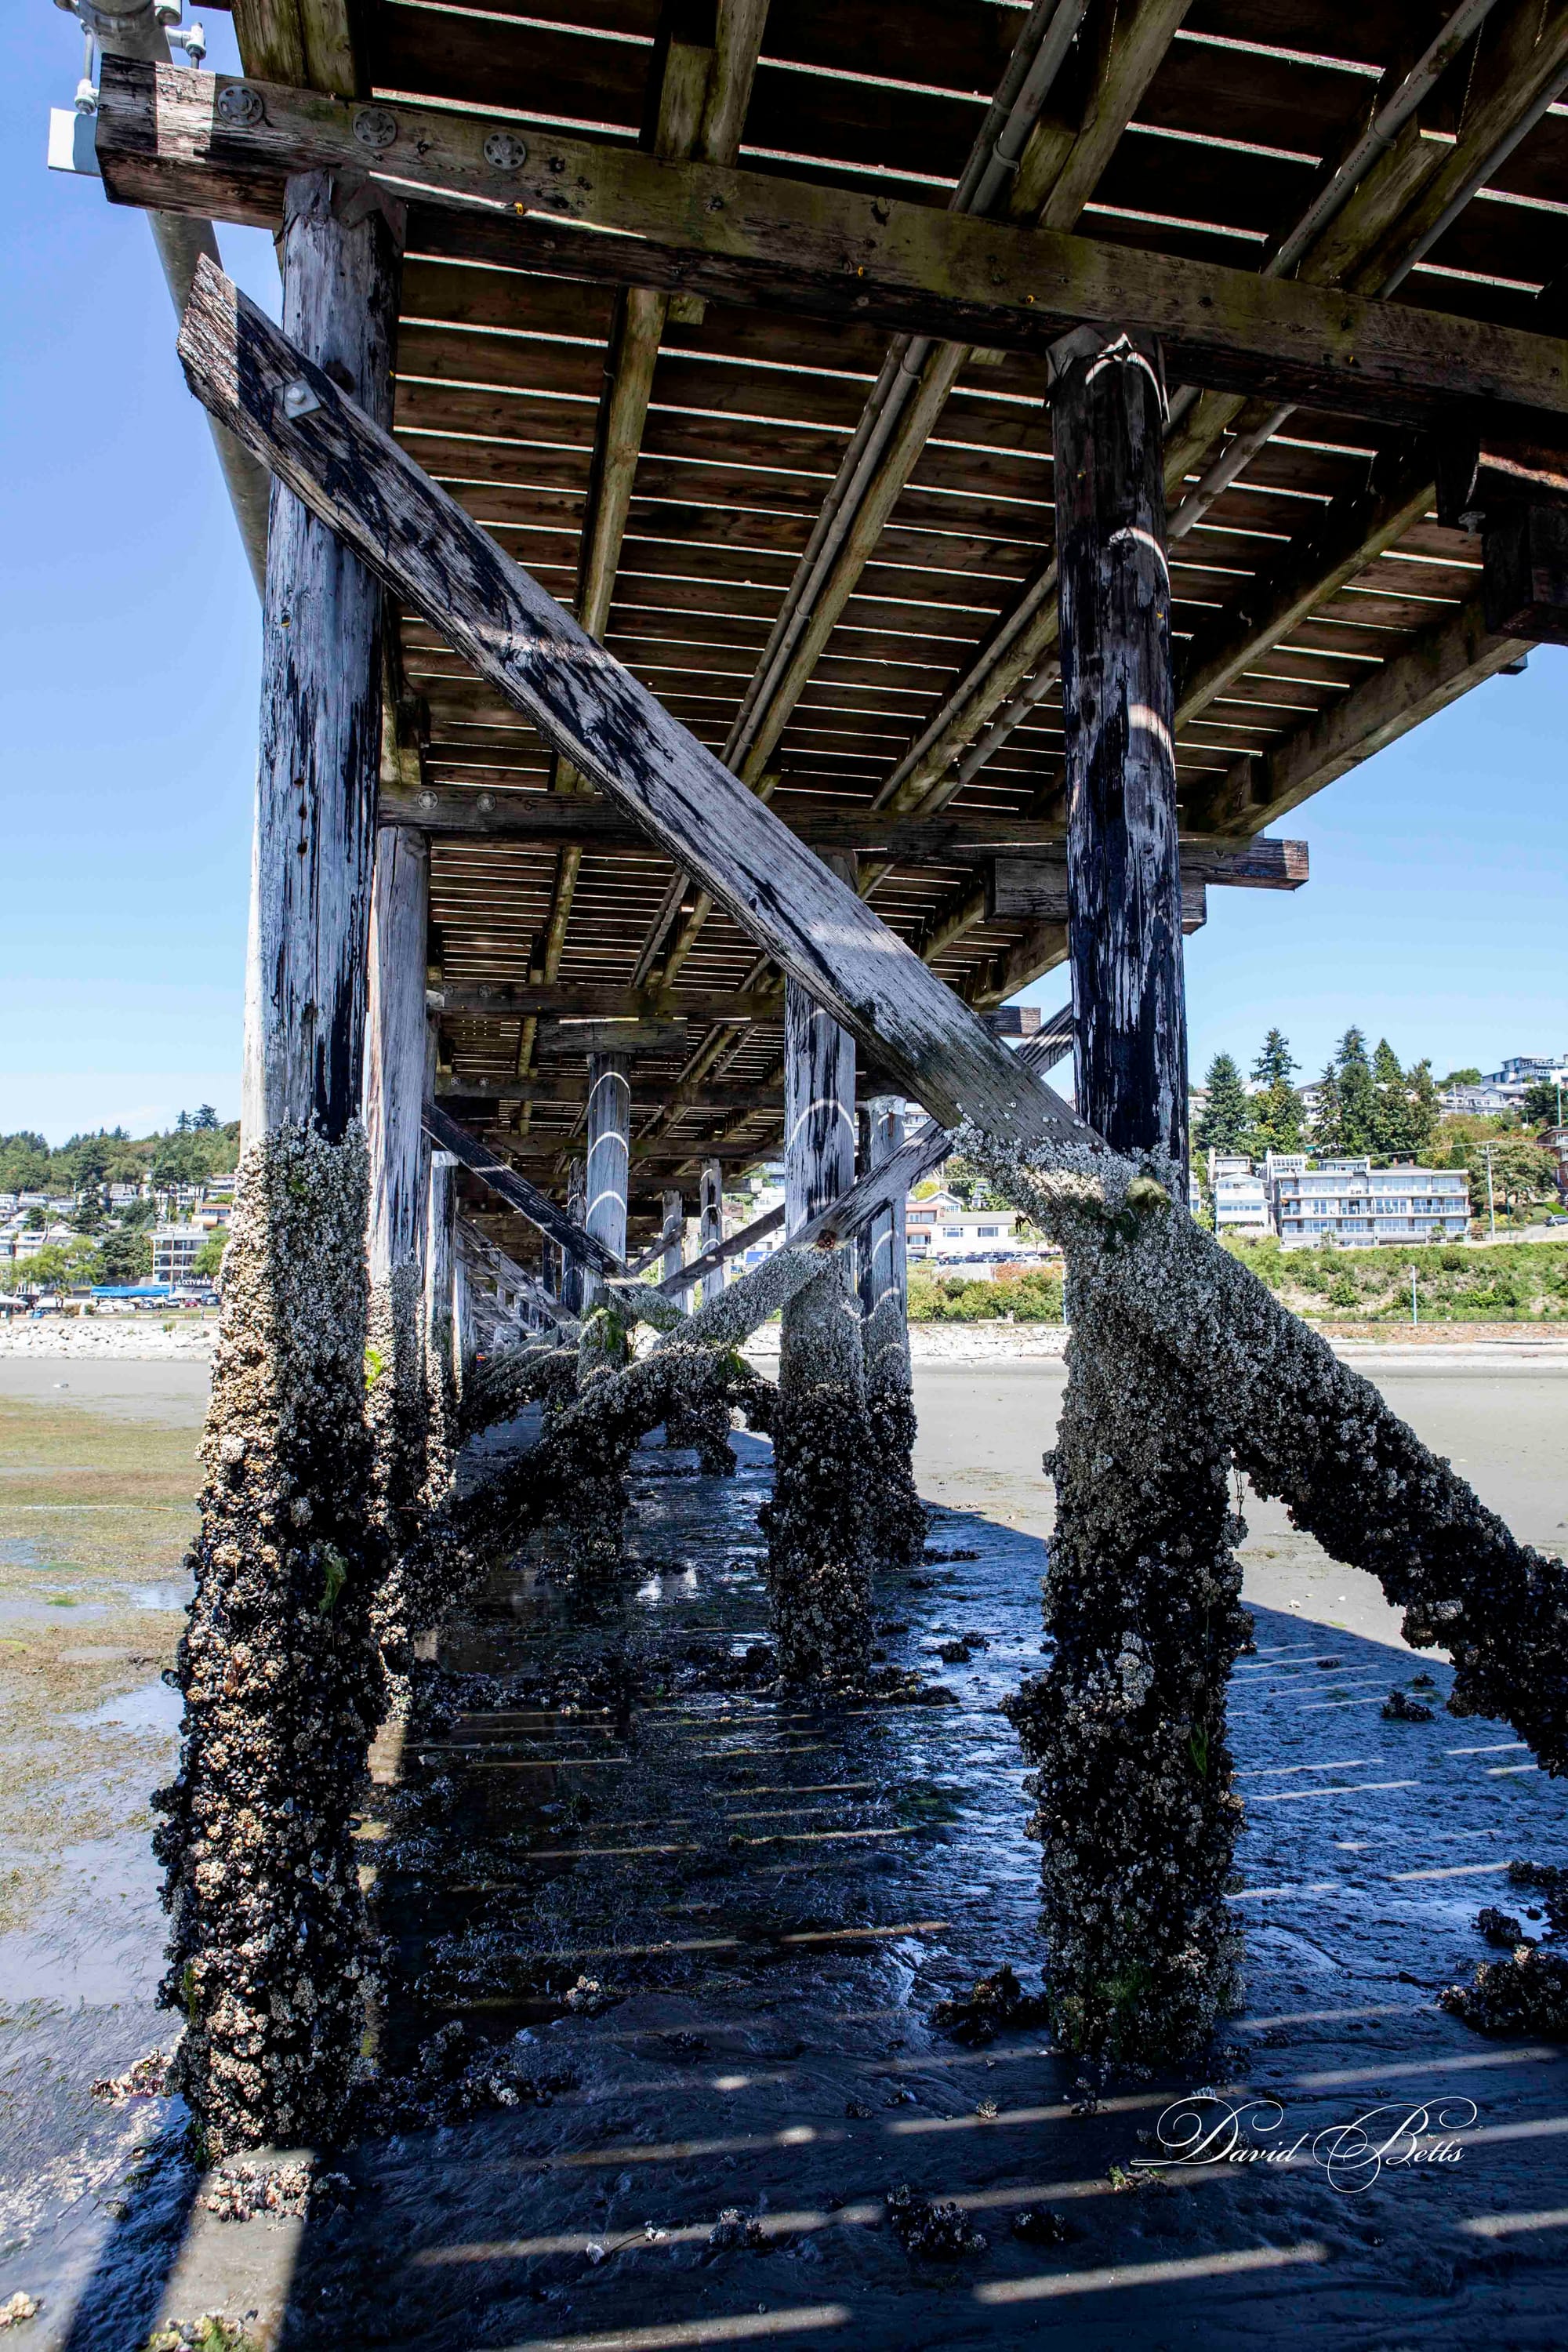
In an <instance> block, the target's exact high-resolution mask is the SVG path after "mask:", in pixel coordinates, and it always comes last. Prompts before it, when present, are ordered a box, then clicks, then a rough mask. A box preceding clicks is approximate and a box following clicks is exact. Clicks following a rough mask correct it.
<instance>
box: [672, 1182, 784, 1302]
mask: <svg viewBox="0 0 1568 2352" xmlns="http://www.w3.org/2000/svg"><path fill="white" fill-rule="evenodd" d="M783 1223H784V1206H783V1203H782V1202H781V1203H780V1205H779V1207H778V1208H776V1209H770V1210H769V1211H768V1213H767V1214H766V1215H765V1216H762V1217H755V1218H753V1219H752V1223H750V1224H749V1225H742V1228H741V1230H740V1232H739V1233H738V1234H731V1235H730V1236H729V1238H728V1240H726V1241H721V1242H719V1243H717V1244H715V1245H714V1247H713V1248H712V1249H707V1250H704V1251H703V1253H702V1255H701V1256H700V1257H694V1258H693V1259H692V1260H691V1261H690V1263H689V1265H683V1266H682V1267H681V1268H680V1269H679V1272H678V1273H676V1274H668V1275H666V1276H665V1278H664V1280H663V1281H662V1282H660V1283H658V1285H657V1286H656V1287H657V1288H658V1290H659V1291H660V1292H661V1293H662V1294H663V1296H664V1297H666V1298H679V1297H680V1295H681V1293H682V1292H683V1291H687V1290H689V1289H690V1288H691V1286H692V1285H693V1284H694V1283H699V1282H700V1281H702V1280H703V1278H704V1276H707V1275H710V1274H717V1273H718V1271H719V1269H720V1267H721V1266H722V1265H728V1264H729V1263H730V1260H731V1258H732V1257H739V1256H741V1255H742V1253H743V1252H745V1251H746V1250H749V1249H754V1248H755V1247H756V1245H757V1244H758V1243H759V1242H763V1241H766V1240H767V1238H768V1235H769V1234H776V1233H777V1231H778V1229H779V1227H780V1226H781V1225H782V1224H783Z"/></svg>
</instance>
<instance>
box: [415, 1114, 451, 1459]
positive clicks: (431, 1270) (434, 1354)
mask: <svg viewBox="0 0 1568 2352" xmlns="http://www.w3.org/2000/svg"><path fill="white" fill-rule="evenodd" d="M457 1260H458V1161H457V1160H456V1159H455V1158H454V1157H453V1155H452V1153H451V1152H449V1151H432V1152H431V1154H430V1155H429V1173H428V1176H427V1178H426V1187H425V1293H424V1298H423V1301H422V1323H423V1335H424V1342H425V1385H426V1413H427V1416H428V1435H427V1439H426V1443H427V1445H428V1448H429V1454H430V1479H431V1485H432V1486H433V1487H434V1486H436V1485H437V1481H438V1482H439V1484H440V1486H443V1487H445V1486H446V1485H447V1481H448V1480H449V1478H450V1477H451V1475H452V1471H453V1469H454V1467H455V1465H456V1463H457V1458H458V1358H457V1346H456V1337H455V1328H454V1325H453V1320H452V1307H453V1304H454V1295H453V1270H454V1268H455V1266H456V1265H457Z"/></svg>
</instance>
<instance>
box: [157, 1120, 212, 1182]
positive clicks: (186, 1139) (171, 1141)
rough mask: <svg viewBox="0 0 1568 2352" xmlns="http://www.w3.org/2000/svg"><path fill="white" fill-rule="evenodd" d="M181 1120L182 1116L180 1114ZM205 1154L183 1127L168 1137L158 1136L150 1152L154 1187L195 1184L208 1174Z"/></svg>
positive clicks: (197, 1142) (191, 1134)
mask: <svg viewBox="0 0 1568 2352" xmlns="http://www.w3.org/2000/svg"><path fill="white" fill-rule="evenodd" d="M180 1116H181V1118H184V1116H185V1114H184V1112H183V1111H182V1112H181V1114H180ZM209 1172H210V1171H209V1170H208V1168H207V1155H206V1153H205V1151H204V1150H203V1149H202V1145H201V1142H200V1140H199V1139H197V1138H196V1136H195V1135H194V1134H193V1133H192V1131H191V1129H190V1126H189V1124H188V1122H187V1124H186V1125H185V1126H184V1127H176V1128H175V1129H174V1133H173V1134H172V1135H161V1136H160V1137H159V1138H158V1139H157V1143H156V1145H155V1146H154V1148H153V1182H154V1184H199V1183H200V1182H201V1181H202V1179H203V1177H204V1176H205V1175H207V1174H208V1173H209Z"/></svg>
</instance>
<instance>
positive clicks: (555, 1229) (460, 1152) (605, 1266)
mask: <svg viewBox="0 0 1568 2352" xmlns="http://www.w3.org/2000/svg"><path fill="white" fill-rule="evenodd" d="M425 1130H426V1134H427V1135H428V1136H429V1137H430V1139H431V1140H432V1142H434V1143H435V1144H436V1145H437V1147H438V1149H439V1150H441V1151H445V1152H449V1153H450V1154H451V1156H452V1158H453V1159H454V1160H460V1161H461V1163H462V1165H463V1166H464V1167H465V1168H466V1169H468V1172H469V1173H470V1175H474V1176H477V1177H478V1178H479V1181H480V1183H481V1184H484V1185H487V1186H488V1187H489V1190H490V1191H491V1192H493V1193H494V1194H495V1195H496V1198H497V1199H498V1200H500V1201H504V1202H506V1204H507V1206H508V1208H509V1209H515V1210H516V1211H517V1213H518V1214H519V1216H520V1217H526V1218H527V1219H528V1222H529V1223H530V1224H531V1225H536V1226H537V1227H538V1228H539V1231H540V1232H541V1233H542V1234H543V1235H544V1237H545V1239H546V1240H547V1241H552V1242H553V1243H554V1244H555V1246H556V1248H557V1249H558V1250H561V1251H563V1253H564V1255H566V1256H567V1257H568V1258H569V1259H570V1260H571V1262H572V1264H573V1265H577V1266H582V1267H584V1269H585V1270H586V1271H587V1272H589V1273H591V1274H595V1275H598V1276H607V1275H618V1274H624V1273H625V1272H626V1267H625V1265H624V1264H623V1263H622V1261H621V1259H620V1258H619V1257H618V1256H617V1255H616V1252H615V1251H614V1250H610V1249H606V1248H605V1244H603V1242H601V1241H598V1240H596V1239H595V1236H594V1235H593V1234H591V1233H589V1232H588V1231H587V1229H586V1227H585V1226H584V1224H583V1223H581V1222H580V1221H579V1220H578V1219H577V1218H575V1217H572V1216H569V1215H568V1214H567V1213H566V1211H565V1210H564V1209H563V1208H561V1207H559V1206H558V1204H557V1203H556V1202H553V1201H552V1199H551V1198H550V1196H549V1194H548V1193H547V1192H540V1190H539V1188H538V1186H537V1185H534V1184H531V1183H530V1182H529V1181H528V1179H527V1177H526V1176H520V1175H519V1174H518V1171H517V1170H516V1169H515V1168H513V1167H512V1166H511V1165H510V1162H509V1161H507V1160H501V1159H499V1158H498V1157H497V1155H496V1154H495V1153H494V1152H493V1151H491V1150H489V1148H488V1146H486V1145H485V1144H483V1143H481V1142H480V1141H479V1137H478V1136H477V1135H470V1134H469V1132H468V1129H467V1128H466V1127H461V1126H459V1125H458V1121H457V1120H456V1119H455V1118H449V1117H448V1116H447V1112H445V1111H444V1110H442V1109H440V1108H438V1107H437V1105H436V1104H434V1103H426V1106H425Z"/></svg>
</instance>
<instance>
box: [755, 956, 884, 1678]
mask: <svg viewBox="0 0 1568 2352" xmlns="http://www.w3.org/2000/svg"><path fill="white" fill-rule="evenodd" d="M855 1140H856V1138H855V1041H854V1039H853V1038H852V1037H851V1036H850V1034H849V1033H848V1031H847V1029H843V1028H841V1027H840V1026H839V1024H838V1023H837V1021H835V1020H834V1018H833V1016H832V1014H831V1013H826V1012H825V1011H824V1010H823V1009H822V1007H821V1006H820V1005H818V1004H816V1003H815V1002H814V1001H813V999H812V998H811V997H810V996H808V995H807V993H806V992H805V989H803V988H802V987H801V986H800V985H799V983H798V982H795V981H794V980H792V981H790V982H788V984H787V986H786V988H785V991H784V1215H785V1230H786V1233H789V1234H794V1233H797V1232H798V1231H799V1230H800V1229H801V1227H802V1226H804V1225H805V1224H807V1223H809V1222H810V1220H811V1219H812V1218H813V1217H815V1216H816V1214H817V1213H819V1212H820V1211H821V1210H823V1209H826V1207H828V1206H829V1205H830V1203H831V1202H834V1201H836V1200H837V1199H838V1197H839V1196H840V1194H842V1193H844V1192H847V1191H848V1190H849V1188H850V1186H851V1185H852V1184H853V1183H854V1181H855ZM783 1320H784V1328H783V1333H782V1338H781V1343H780V1363H779V1405H778V1418H777V1425H776V1428H775V1430H774V1436H773V1463H774V1469H773V1500H772V1502H771V1503H770V1504H768V1505H767V1506H766V1508H765V1512H764V1516H763V1524H764V1526H765V1528H766V1531H767V1536H768V1546H769V1551H768V1581H769V1590H770V1592H771V1594H772V1599H773V1637H774V1640H775V1643H776V1644H777V1647H778V1655H779V1666H780V1670H781V1672H782V1674H783V1675H784V1678H785V1679H786V1680H787V1681H792V1682H811V1683H819V1684H825V1685H854V1684H856V1683H858V1682H861V1681H863V1680H864V1677H865V1675H866V1672H867V1668H868V1663H869V1652H870V1572H871V1571H870V1563H871V1552H870V1545H869V1537H868V1509H867V1484H866V1481H867V1465H868V1461H869V1460H870V1458H871V1452H872V1441H871V1434H870V1431H869V1427H868V1421H867V1413H866V1386H865V1370H864V1365H863V1360H862V1353H861V1344H860V1312H859V1307H858V1301H857V1300H856V1298H855V1297H854V1294H853V1289H852V1286H851V1282H850V1276H849V1268H848V1265H847V1261H846V1259H845V1258H844V1257H843V1256H842V1255H840V1256H837V1257H835V1258H834V1259H832V1260H831V1261H830V1263H829V1264H828V1265H827V1266H826V1269H825V1270H824V1272H823V1273H822V1274H820V1275H819V1276H817V1277H816V1280H815V1281H814V1282H811V1283H809V1284H808V1285H807V1286H806V1287H805V1289H803V1290H801V1291H799V1292H798V1293H797V1294H796V1295H795V1297H793V1298H792V1299H791V1300H790V1302H789V1304H788V1305H787V1306H786V1307H785V1308H784V1318H783Z"/></svg>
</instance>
